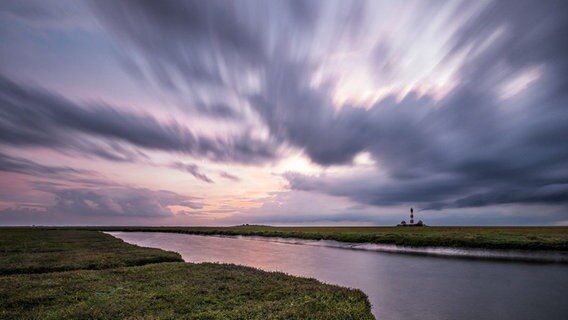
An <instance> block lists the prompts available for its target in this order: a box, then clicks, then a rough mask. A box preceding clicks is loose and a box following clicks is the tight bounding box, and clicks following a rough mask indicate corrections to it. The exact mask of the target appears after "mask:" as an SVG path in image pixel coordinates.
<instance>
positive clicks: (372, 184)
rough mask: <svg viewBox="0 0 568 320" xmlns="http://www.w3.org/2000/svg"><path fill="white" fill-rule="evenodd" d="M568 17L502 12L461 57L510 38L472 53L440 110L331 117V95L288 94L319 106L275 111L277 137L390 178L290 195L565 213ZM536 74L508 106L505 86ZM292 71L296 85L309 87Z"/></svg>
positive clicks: (309, 185) (534, 5) (536, 6)
mask: <svg viewBox="0 0 568 320" xmlns="http://www.w3.org/2000/svg"><path fill="white" fill-rule="evenodd" d="M567 13H568V8H567V5H566V4H565V2H561V1H558V2H531V1H525V2H522V3H519V2H517V1H513V2H503V1H496V2H495V3H494V4H493V5H491V6H490V7H488V8H486V9H485V10H483V11H482V12H481V13H480V14H479V15H478V16H476V17H474V18H472V19H471V21H469V22H468V23H467V24H466V25H465V26H464V27H463V28H462V29H461V30H459V31H458V33H457V34H456V35H455V37H454V40H453V41H454V44H453V52H455V53H458V52H461V51H464V50H469V48H470V46H472V45H473V46H474V47H476V46H481V45H482V42H483V41H485V40H487V38H489V36H490V35H491V34H492V33H493V32H501V34H500V35H499V36H498V37H496V38H495V40H494V41H493V42H492V43H491V44H490V45H489V46H488V49H486V50H485V51H483V52H482V53H481V54H479V55H475V54H473V53H471V54H470V57H469V58H468V59H466V62H465V64H464V66H463V67H462V69H461V70H460V71H459V73H460V75H461V78H462V79H463V80H462V82H461V83H460V84H459V85H458V86H457V87H456V88H455V89H454V90H453V91H452V92H450V94H449V95H448V96H447V97H445V98H444V99H442V100H441V101H433V100H431V99H429V98H428V97H423V98H418V96H416V95H413V94H411V95H408V96H407V97H406V98H405V99H403V100H402V101H401V102H397V101H395V100H394V99H391V98H387V99H385V100H383V101H381V102H379V103H377V104H376V105H375V106H373V107H371V108H370V109H369V110H360V109H357V110H356V109H350V108H349V107H347V108H344V109H343V110H341V111H340V112H338V113H335V114H333V115H331V114H330V111H327V110H326V108H324V105H325V101H323V99H322V98H321V97H322V96H323V95H320V94H318V93H317V92H313V91H307V90H301V88H304V87H305V86H302V87H301V88H292V89H291V90H289V91H286V93H285V95H286V98H287V99H288V100H289V101H294V99H300V100H304V101H307V103H306V104H309V107H308V106H305V105H302V106H301V107H298V108H302V109H301V110H295V109H291V110H292V111H293V112H288V113H286V118H283V117H281V116H279V115H278V110H276V111H275V108H274V107H269V108H267V109H269V110H270V111H269V112H270V114H269V123H274V124H275V125H274V126H277V130H275V131H276V132H279V133H282V132H284V133H285V134H286V135H288V137H287V138H288V141H291V142H293V143H295V144H296V145H299V146H301V147H303V148H305V150H306V153H307V154H308V155H309V156H310V157H311V159H312V160H313V161H315V162H318V163H320V164H323V165H329V164H333V163H345V162H349V161H350V160H351V159H352V158H353V156H355V155H356V154H357V153H358V152H360V151H363V150H366V151H369V152H370V153H371V155H372V157H373V158H374V160H375V161H377V163H378V165H379V166H380V167H382V168H386V169H387V170H388V173H389V178H387V179H386V181H384V180H385V178H384V177H381V179H383V181H381V182H380V183H377V182H376V181H370V180H371V179H372V178H371V179H369V178H367V179H365V178H363V177H358V178H355V177H353V178H352V179H344V180H341V179H335V180H334V179H333V178H330V177H308V176H301V175H299V176H293V175H288V176H287V178H288V180H289V181H290V184H291V187H292V188H294V189H299V190H319V191H322V192H326V193H330V194H333V195H338V196H347V197H350V198H352V199H354V200H356V201H360V202H363V203H367V204H373V205H393V204H411V203H422V204H423V205H424V208H429V209H441V208H445V207H479V206H487V205H492V204H511V203H546V204H561V205H567V204H568V192H567V187H568V148H566V140H565V139H566V138H565V137H568V126H567V125H566V124H567V123H568V109H567V108H566V107H567V106H568V90H566V88H567V83H568V81H567V80H568V77H566V74H568V73H566V70H567V66H568V51H567V48H568V46H567V45H566V41H565V35H566V34H567V33H568V16H567ZM499 30H500V31H499ZM531 68H537V69H538V70H540V72H541V74H540V79H539V80H538V81H537V82H536V83H534V84H532V87H530V88H529V89H530V92H529V93H526V94H520V95H519V97H517V98H509V99H505V98H503V97H502V96H501V95H500V92H499V86H501V85H503V84H504V83H507V81H510V80H512V79H515V78H516V77H518V76H520V75H521V74H522V72H524V71H527V70H530V69H531ZM286 72H287V73H288V76H289V79H290V80H292V79H294V80H296V79H297V78H299V77H297V76H296V75H294V74H293V73H290V72H289V71H286ZM285 74H286V73H285ZM290 82H292V83H297V82H294V81H290ZM286 83H288V82H286ZM279 88H282V86H280V87H279ZM285 88H286V87H285ZM278 98H280V97H278ZM267 101H269V98H266V101H264V102H263V103H262V104H263V105H267ZM291 105H294V104H293V103H291ZM289 111H290V110H289ZM266 114H268V112H267V113H266ZM274 117H275V118H276V119H273V118H274ZM292 117H297V119H296V118H294V119H291V118H292ZM304 119H318V120H319V119H323V120H322V123H320V122H319V121H317V120H316V121H314V123H313V124H308V123H309V122H308V121H306V120H304ZM302 121H305V122H306V123H305V125H304V126H302ZM274 126H273V127H274ZM336 134H338V135H339V137H337V136H336ZM307 137H310V138H307ZM313 137H317V138H314V139H313V140H312V138H313ZM440 177H443V178H441V179H440ZM377 178H378V177H377Z"/></svg>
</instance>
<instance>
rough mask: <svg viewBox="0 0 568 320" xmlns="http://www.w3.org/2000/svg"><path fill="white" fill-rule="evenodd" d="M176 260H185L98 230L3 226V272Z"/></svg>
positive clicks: (0, 267)
mask: <svg viewBox="0 0 568 320" xmlns="http://www.w3.org/2000/svg"><path fill="white" fill-rule="evenodd" d="M173 261H178V262H179V261H183V260H182V258H181V256H180V255H179V254H178V253H175V252H168V251H164V250H160V249H151V248H141V247H138V246H134V245H130V244H127V243H125V242H123V241H122V240H120V239H117V238H114V237H112V236H109V235H106V234H101V233H100V232H98V231H83V230H41V229H0V275H1V274H13V273H42V272H52V271H66V270H79V269H106V268H112V267H123V266H138V265H144V264H147V263H156V262H173Z"/></svg>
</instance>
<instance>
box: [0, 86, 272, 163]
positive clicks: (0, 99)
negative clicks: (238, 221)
mask: <svg viewBox="0 0 568 320" xmlns="http://www.w3.org/2000/svg"><path fill="white" fill-rule="evenodd" d="M0 103H1V104H2V109H1V110H0V114H1V115H2V118H1V119H0V142H1V143H6V144H10V145H14V146H18V147H26V146H44V147H52V148H60V149H63V150H66V149H67V150H74V151H78V152H83V153H87V154H92V155H96V156H99V157H102V158H105V159H109V160H127V159H131V158H133V157H138V156H140V152H138V151H128V149H126V148H124V147H121V146H120V143H127V144H129V145H131V146H133V147H137V148H142V149H148V150H160V151H167V152H178V153H185V154H189V155H193V156H196V157H203V158H207V159H210V160H213V161H226V162H240V163H258V162H263V161H267V160H270V159H272V158H274V157H275V154H276V150H275V147H274V146H272V145H271V144H270V143H267V142H265V141H259V140H256V139H254V138H252V137H251V136H250V135H249V134H246V133H244V134H241V135H237V136H231V137H229V138H227V139H226V140H224V139H221V138H209V137H204V136H199V135H197V134H195V133H193V132H192V131H191V130H190V129H188V128H187V127H185V126H184V125H183V124H181V123H179V122H177V121H175V120H171V121H169V122H167V123H162V122H160V121H158V120H157V119H156V118H154V117H152V116H150V115H145V114H135V113H131V112H126V111H123V110H120V109H118V108H116V107H113V106H110V105H105V104H85V105H82V104H78V103H75V102H72V101H69V100H67V99H65V98H63V97H61V96H57V95H54V94H51V93H49V92H46V91H43V90H40V89H36V88H32V87H27V86H23V85H20V84H17V83H15V82H12V81H10V80H9V79H7V78H3V77H0ZM105 146H106V148H104V147H105Z"/></svg>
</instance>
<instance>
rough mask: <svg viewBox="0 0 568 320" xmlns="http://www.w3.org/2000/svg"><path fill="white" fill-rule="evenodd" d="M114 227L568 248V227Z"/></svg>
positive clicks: (419, 243) (357, 240) (422, 243)
mask: <svg viewBox="0 0 568 320" xmlns="http://www.w3.org/2000/svg"><path fill="white" fill-rule="evenodd" d="M104 229H105V230H114V231H118V230H121V231H159V232H177V233H190V234H201V235H245V236H263V237H284V238H300V239H313V240H336V241H342V242H354V243H364V242H368V243H386V244H397V245H406V246H422V247H424V246H444V247H465V248H484V249H525V250H558V251H568V227H423V228H420V227H269V226H237V227H107V228H104Z"/></svg>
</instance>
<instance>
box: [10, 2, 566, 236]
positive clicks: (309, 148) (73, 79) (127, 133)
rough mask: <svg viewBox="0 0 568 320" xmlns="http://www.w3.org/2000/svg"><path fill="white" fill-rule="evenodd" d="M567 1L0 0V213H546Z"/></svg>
mask: <svg viewBox="0 0 568 320" xmlns="http://www.w3.org/2000/svg"><path fill="white" fill-rule="evenodd" d="M567 34H568V2H566V1H548V0H538V1H537V0H534V1H533V0H531V1H526V0H499V1H486V0H479V1H441V0H428V1H424V0H414V1H413V0H409V1H395V0H385V1H381V0H374V1H346V0H337V1H335V0H325V1H310V0H308V1H299V0H298V1H262V0H260V1H248V0H247V1H239V0H237V1H225V0H221V1H217V0H208V1H168V0H162V1H130V0H121V1H114V0H112V1H107V0H97V1H81V0H69V1H57V0H53V1H42V0H34V1H30V0H16V1H11V0H4V1H1V2H0V39H1V40H0V225H32V224H35V225H235V224H243V223H248V224H273V225H394V224H396V223H398V222H400V221H401V220H403V219H407V215H408V211H409V208H410V207H413V208H414V209H415V216H416V217H417V218H418V219H422V220H423V221H424V222H425V223H426V224H429V225H568V142H567V141H568V41H566V35H567Z"/></svg>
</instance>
